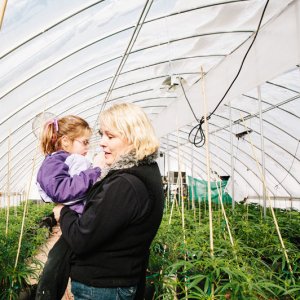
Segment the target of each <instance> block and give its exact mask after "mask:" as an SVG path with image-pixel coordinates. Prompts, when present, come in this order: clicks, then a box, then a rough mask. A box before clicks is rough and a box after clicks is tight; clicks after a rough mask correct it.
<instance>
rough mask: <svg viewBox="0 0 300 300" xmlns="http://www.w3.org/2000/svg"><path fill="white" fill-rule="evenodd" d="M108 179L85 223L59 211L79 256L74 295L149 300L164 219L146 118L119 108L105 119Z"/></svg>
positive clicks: (91, 198) (96, 189)
mask: <svg viewBox="0 0 300 300" xmlns="http://www.w3.org/2000/svg"><path fill="white" fill-rule="evenodd" d="M100 133H101V135H102V137H101V141H100V146H101V147H102V148H103V151H104V154H105V163H106V166H107V175H106V176H105V177H103V176H104V173H105V170H103V172H102V177H103V179H102V180H101V181H100V182H97V183H96V184H95V185H94V186H93V187H92V189H91V190H90V192H89V193H88V197H87V203H86V206H85V209H84V211H83V214H82V216H81V218H78V215H77V214H76V212H74V211H72V210H70V209H69V208H68V207H61V206H58V207H55V208H54V213H55V215H56V217H57V218H59V222H60V226H61V230H62V235H63V237H64V238H65V240H66V241H67V242H68V244H69V245H70V247H71V249H72V250H73V252H74V253H75V255H74V258H73V260H72V265H71V279H72V293H73V295H74V297H75V300H79V299H80V300H81V299H95V300H96V299H98V300H100V299H105V300H110V299H143V292H144V287H145V273H146V266H147V263H148V258H149V247H150V244H151V242H152V240H153V238H154V236H155V234H156V232H157V230H158V227H159V225H160V222H161V218H162V214H163V199H164V196H163V188H162V181H161V175H160V172H159V169H158V166H157V164H156V162H155V158H156V154H157V150H158V147H159V143H158V140H157V138H156V137H155V135H154V131H153V128H152V126H151V123H150V121H149V120H148V118H147V116H146V114H145V113H144V112H143V111H142V109H141V108H139V107H138V106H135V105H133V104H128V103H127V104H126V103H123V104H116V105H114V106H112V107H110V108H109V109H107V110H105V111H103V112H102V113H101V114H100Z"/></svg>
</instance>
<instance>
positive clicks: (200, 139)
mask: <svg viewBox="0 0 300 300" xmlns="http://www.w3.org/2000/svg"><path fill="white" fill-rule="evenodd" d="M269 1H270V0H267V1H266V4H265V6H264V9H263V12H262V14H261V17H260V20H259V23H258V26H257V30H256V32H255V35H254V37H253V40H252V42H251V44H250V46H249V48H248V50H247V51H246V53H245V55H244V57H243V60H242V62H241V65H240V67H239V70H238V72H237V74H236V76H235V77H234V79H233V80H232V82H231V84H230V85H229V87H228V89H227V90H226V92H225V94H224V95H223V97H222V98H221V100H220V101H219V103H218V104H217V106H216V107H215V108H214V110H213V111H212V112H211V113H210V114H209V115H208V116H207V118H206V120H207V121H208V120H209V119H210V118H211V116H212V115H213V114H214V113H215V111H216V110H217V109H218V107H219V106H220V104H221V103H222V101H223V100H224V98H225V97H226V95H227V94H228V92H229V91H230V89H231V87H232V86H233V84H234V83H235V81H236V79H237V78H238V76H239V75H240V73H241V70H242V68H243V65H244V62H245V60H246V58H247V56H248V53H249V51H250V49H251V48H252V46H253V44H254V42H255V40H256V37H257V34H258V32H259V29H260V26H261V23H262V20H263V17H264V15H265V11H266V9H267V6H268V4H269ZM181 87H182V85H181ZM182 90H183V92H184V89H183V87H182ZM184 95H185V92H184ZM185 98H186V99H187V97H186V95H185ZM188 103H189V102H188ZM189 106H190V108H191V105H190V103H189ZM191 109H192V108H191ZM192 112H193V114H194V116H195V113H194V111H193V110H192ZM195 118H196V116H195ZM196 120H197V118H196ZM197 121H198V120H197ZM204 121H205V120H204V116H202V118H201V119H200V120H199V121H198V122H199V123H198V124H197V125H196V126H194V127H193V129H192V130H191V131H190V133H189V138H188V139H189V142H190V143H192V144H193V145H195V146H196V147H198V148H200V147H202V146H203V145H204V144H205V134H204V131H203V128H202V125H203V124H204ZM194 131H195V134H194V138H193V139H192V138H191V136H192V134H193V133H194ZM198 135H199V136H198Z"/></svg>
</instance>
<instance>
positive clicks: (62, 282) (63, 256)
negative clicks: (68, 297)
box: [35, 237, 72, 300]
mask: <svg viewBox="0 0 300 300" xmlns="http://www.w3.org/2000/svg"><path fill="white" fill-rule="evenodd" d="M71 254H72V251H71V249H70V247H69V245H68V244H67V242H66V241H65V240H64V239H63V238H62V237H60V239H59V240H58V241H57V242H56V243H55V245H54V246H53V248H52V249H51V251H50V252H49V254H48V259H47V262H46V264H45V266H44V269H43V272H42V275H41V277H40V280H39V283H38V287H37V292H36V298H35V299H36V300H60V299H61V298H62V297H63V295H64V293H65V290H66V288H67V285H68V280H69V275H70V260H71Z"/></svg>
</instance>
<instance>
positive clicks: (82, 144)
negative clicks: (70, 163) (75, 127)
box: [69, 135, 90, 156]
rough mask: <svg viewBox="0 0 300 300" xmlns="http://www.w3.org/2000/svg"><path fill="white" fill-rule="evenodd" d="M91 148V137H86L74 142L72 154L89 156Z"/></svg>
mask: <svg viewBox="0 0 300 300" xmlns="http://www.w3.org/2000/svg"><path fill="white" fill-rule="evenodd" d="M89 147H90V135H84V136H81V137H78V138H76V139H75V140H73V143H72V145H71V149H70V151H69V152H70V153H72V154H81V155H84V156H85V155H87V153H88V151H89Z"/></svg>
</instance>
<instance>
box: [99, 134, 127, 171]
mask: <svg viewBox="0 0 300 300" xmlns="http://www.w3.org/2000/svg"><path fill="white" fill-rule="evenodd" d="M101 135H102V137H101V140H100V146H101V147H102V148H103V151H104V155H105V163H106V164H107V165H108V166H111V165H112V164H113V163H114V162H115V161H117V160H118V159H119V157H120V156H121V155H123V154H125V153H127V152H128V151H129V149H130V144H129V143H128V142H127V140H126V139H123V138H122V137H121V136H120V134H119V133H118V132H116V131H113V130H108V129H103V130H101Z"/></svg>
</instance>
